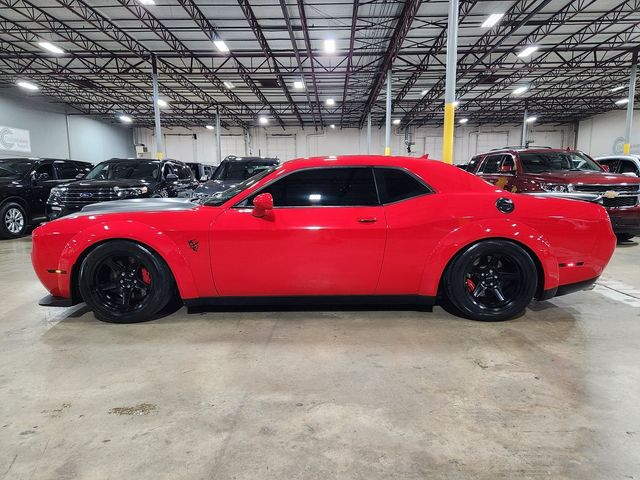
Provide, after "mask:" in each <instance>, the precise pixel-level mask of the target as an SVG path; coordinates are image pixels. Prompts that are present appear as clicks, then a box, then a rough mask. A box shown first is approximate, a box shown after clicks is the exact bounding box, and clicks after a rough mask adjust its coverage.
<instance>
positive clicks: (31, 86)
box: [16, 80, 40, 91]
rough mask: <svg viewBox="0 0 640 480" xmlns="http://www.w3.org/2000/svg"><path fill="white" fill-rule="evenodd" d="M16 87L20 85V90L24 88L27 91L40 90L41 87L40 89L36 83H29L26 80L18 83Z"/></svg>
mask: <svg viewBox="0 0 640 480" xmlns="http://www.w3.org/2000/svg"><path fill="white" fill-rule="evenodd" d="M16 85H18V86H19V87H20V88H24V89H25V90H31V91H35V90H40V87H38V86H37V85H36V84H35V83H31V82H27V81H26V80H20V81H18V82H16Z"/></svg>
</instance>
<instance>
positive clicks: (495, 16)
mask: <svg viewBox="0 0 640 480" xmlns="http://www.w3.org/2000/svg"><path fill="white" fill-rule="evenodd" d="M502 17H504V13H492V14H491V15H489V17H487V19H486V20H485V21H484V23H483V24H482V28H491V27H493V26H495V24H496V23H498V22H499V21H500V19H501V18H502Z"/></svg>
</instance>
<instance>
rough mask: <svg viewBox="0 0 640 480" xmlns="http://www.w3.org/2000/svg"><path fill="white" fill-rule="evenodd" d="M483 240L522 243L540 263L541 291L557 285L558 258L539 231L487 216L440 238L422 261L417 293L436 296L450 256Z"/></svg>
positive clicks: (558, 278) (558, 277) (517, 223)
mask: <svg viewBox="0 0 640 480" xmlns="http://www.w3.org/2000/svg"><path fill="white" fill-rule="evenodd" d="M486 239H505V240H511V241H513V242H516V243H520V244H523V245H525V246H526V247H528V248H529V250H531V251H532V252H533V254H534V255H535V256H536V257H537V259H538V260H539V262H540V264H541V266H542V271H543V281H544V290H549V289H553V288H556V287H557V286H558V283H559V280H560V272H559V267H558V261H557V259H556V256H555V255H554V254H553V252H552V250H551V246H550V245H549V242H548V241H547V240H546V239H545V238H544V236H543V235H542V234H540V232H538V231H536V230H535V229H533V228H531V227H529V226H528V225H525V224H523V223H520V222H514V221H513V220H506V221H505V220H501V219H487V220H480V221H477V222H473V223H468V224H466V225H462V226H461V227H459V228H457V229H455V230H453V231H452V232H450V233H449V234H447V235H446V236H445V237H444V238H442V240H441V241H440V242H439V243H438V245H437V246H436V248H435V249H434V250H433V251H432V252H431V255H429V256H428V258H427V260H426V263H425V266H424V270H423V273H422V280H421V283H420V295H427V296H436V295H437V294H438V286H439V284H440V279H441V278H442V275H443V273H444V270H445V268H446V267H447V265H448V264H449V262H450V261H451V259H452V258H453V257H454V256H455V255H456V254H457V253H458V252H460V251H461V250H463V249H464V248H466V247H467V246H469V245H471V244H474V243H477V242H478V241H480V240H486Z"/></svg>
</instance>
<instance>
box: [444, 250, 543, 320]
mask: <svg viewBox="0 0 640 480" xmlns="http://www.w3.org/2000/svg"><path fill="white" fill-rule="evenodd" d="M537 286H538V272H537V270H536V265H535V263H534V261H533V259H532V258H531V255H529V253H528V252H527V251H526V250H525V249H523V248H522V247H520V246H519V245H517V244H515V243H512V242H509V241H506V240H484V241H481V242H479V243H476V244H474V245H471V246H470V247H468V248H467V249H465V250H464V251H462V252H461V253H459V254H458V255H457V256H456V257H455V258H454V259H453V261H452V262H451V263H450V264H449V266H448V267H447V270H446V272H445V274H444V277H443V285H442V291H443V293H444V295H445V297H446V298H445V306H447V305H448V306H449V307H453V309H454V313H456V314H458V315H460V316H462V317H465V318H470V319H472V320H482V321H488V322H497V321H503V320H509V319H512V318H514V317H516V316H518V315H520V314H521V313H522V312H523V311H524V309H525V308H526V307H527V305H529V303H530V302H531V300H532V299H533V296H534V295H535V292H536V289H537Z"/></svg>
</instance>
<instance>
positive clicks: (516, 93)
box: [511, 86, 529, 95]
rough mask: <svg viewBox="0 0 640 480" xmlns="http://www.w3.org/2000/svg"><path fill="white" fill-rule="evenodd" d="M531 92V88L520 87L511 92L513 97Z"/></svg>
mask: <svg viewBox="0 0 640 480" xmlns="http://www.w3.org/2000/svg"><path fill="white" fill-rule="evenodd" d="M527 90H529V87H524V86H523V87H518V88H516V89H514V90H513V92H511V93H512V94H513V95H522V94H523V93H524V92H526V91H527Z"/></svg>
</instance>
